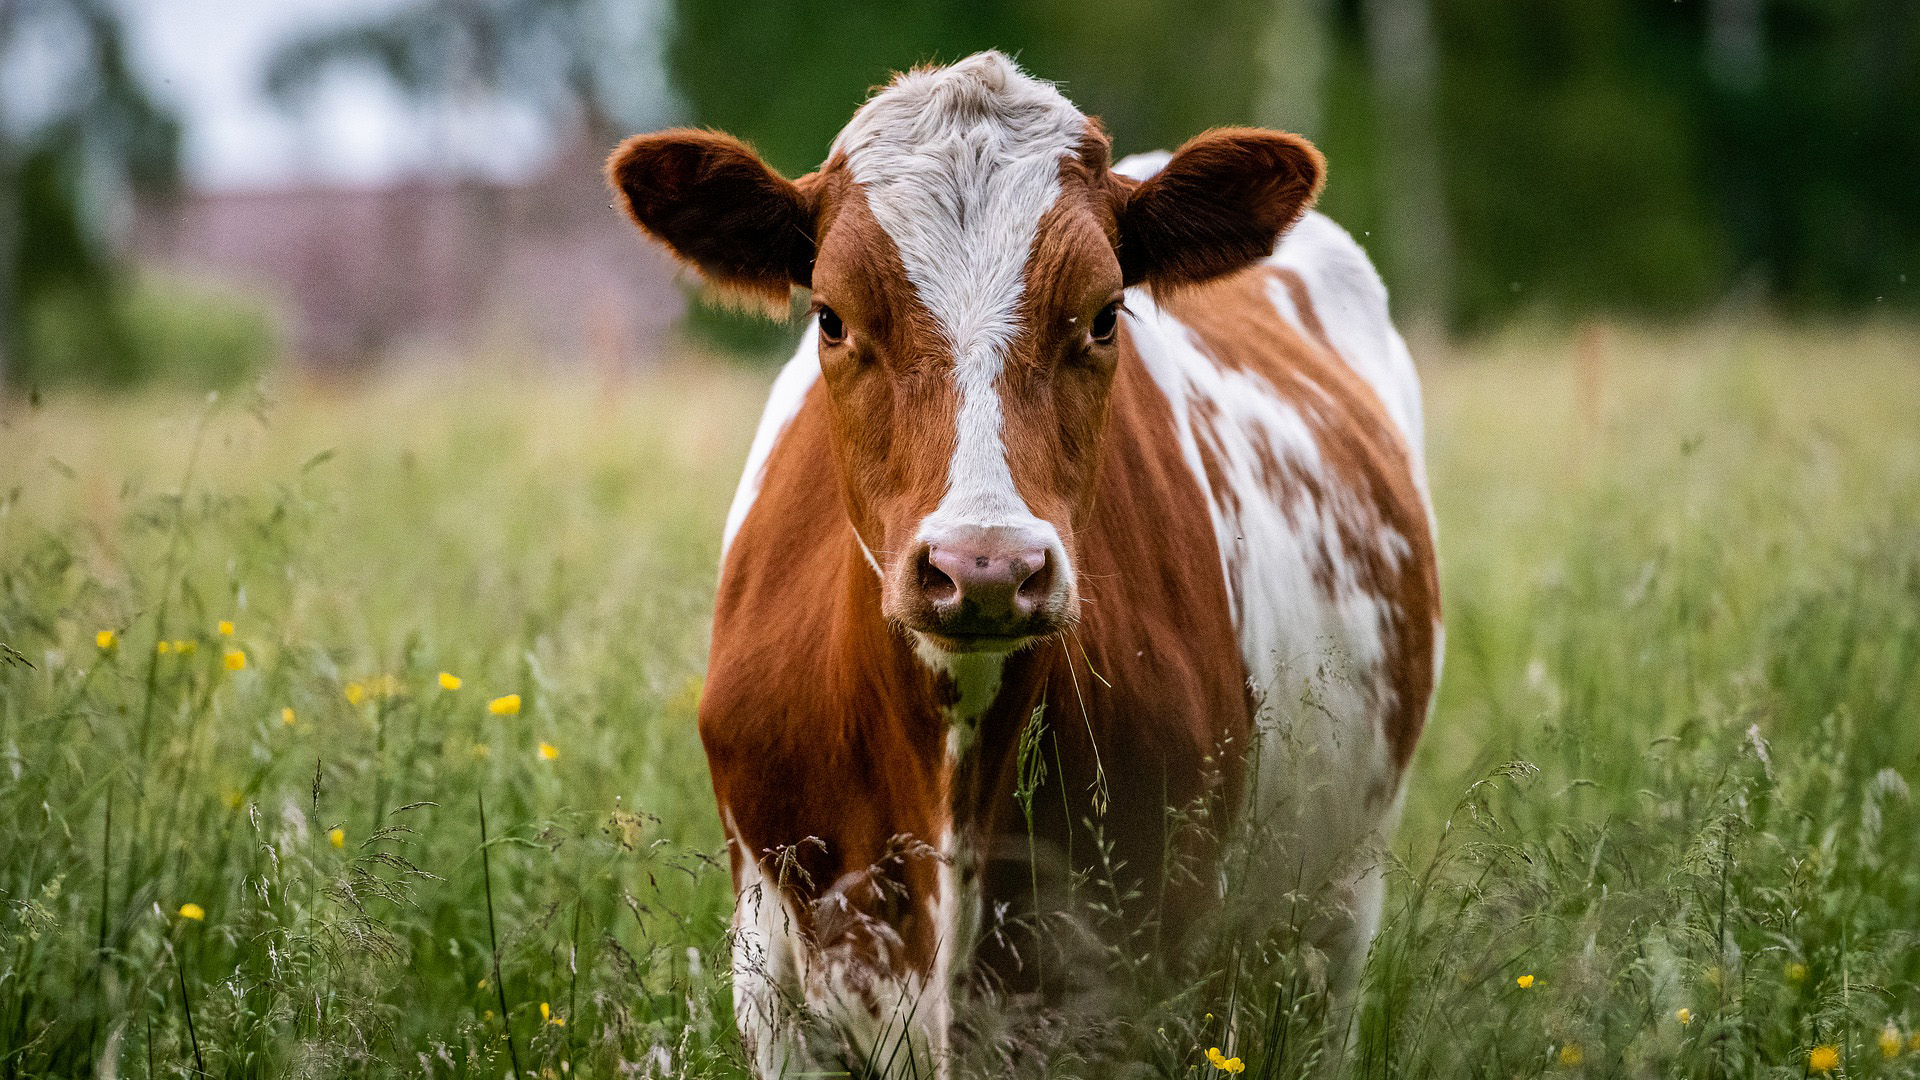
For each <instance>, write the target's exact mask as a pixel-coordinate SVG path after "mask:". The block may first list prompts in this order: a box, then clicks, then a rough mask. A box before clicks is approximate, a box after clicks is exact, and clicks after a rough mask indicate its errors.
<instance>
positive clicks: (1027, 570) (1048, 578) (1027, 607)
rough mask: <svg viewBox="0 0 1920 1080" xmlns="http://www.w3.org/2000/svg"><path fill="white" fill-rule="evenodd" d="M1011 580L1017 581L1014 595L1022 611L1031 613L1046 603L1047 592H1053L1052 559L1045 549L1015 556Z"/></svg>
mask: <svg viewBox="0 0 1920 1080" xmlns="http://www.w3.org/2000/svg"><path fill="white" fill-rule="evenodd" d="M1013 580H1014V581H1016V582H1018V583H1019V585H1018V587H1017V588H1016V589H1015V590H1014V597H1015V600H1016V601H1017V602H1018V605H1019V607H1020V608H1021V610H1022V612H1024V613H1027V614H1031V613H1032V612H1034V611H1036V610H1038V609H1039V607H1040V606H1041V605H1042V604H1044V603H1046V600H1047V596H1048V594H1049V593H1051V592H1053V560H1052V559H1049V558H1047V552H1046V549H1044V548H1042V549H1040V550H1037V551H1030V552H1028V553H1026V554H1025V555H1020V556H1016V557H1015V558H1014V560H1013Z"/></svg>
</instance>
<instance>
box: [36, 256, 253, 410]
mask: <svg viewBox="0 0 1920 1080" xmlns="http://www.w3.org/2000/svg"><path fill="white" fill-rule="evenodd" d="M109 281H110V282H111V284H110V287H109V288H108V290H107V293H108V296H109V297H110V299H108V300H107V301H106V308H105V310H104V311H103V310H102V309H101V303H100V298H99V297H98V296H97V295H95V294H94V293H92V292H90V291H88V290H86V289H85V288H83V287H80V286H74V287H69V288H64V289H58V290H52V291H49V292H47V293H45V294H43V295H41V296H38V297H36V298H35V300H34V302H33V303H32V304H31V305H30V306H29V307H28V308H27V309H26V311H25V312H24V313H23V315H24V317H23V320H22V327H21V331H22V332H21V335H20V340H21V342H22V345H23V347H22V349H21V350H20V357H21V360H22V362H21V363H20V364H19V365H18V367H17V368H16V370H15V371H14V372H13V379H14V381H15V382H17V383H19V384H21V385H23V386H32V387H36V388H46V387H53V386H63V385H94V386H104V387H110V388H124V387H128V386H135V385H139V384H142V383H147V382H163V383H168V384H172V385H176V386H183V387H196V388H201V389H218V388H225V387H231V386H237V385H239V384H240V383H242V382H244V381H245V380H247V379H248V378H250V377H252V376H254V375H257V374H258V373H259V372H261V371H262V370H264V369H265V368H266V366H267V364H268V363H269V362H271V361H272V360H273V358H274V357H275V356H276V355H277V353H278V351H279V333H278V329H277V327H276V326H275V324H274V319H273V317H272V314H271V309H270V307H269V306H268V305H267V304H266V303H264V302H260V301H255V300H252V299H250V298H248V297H245V296H242V295H239V294H237V293H235V292H234V291H232V290H230V289H221V288H217V287H213V286H208V285H201V284H198V283H195V282H192V281H188V280H184V279H173V278H167V277H162V276H157V275H147V276H143V277H140V278H137V279H135V280H133V281H131V282H123V281H122V280H120V279H119V278H118V277H115V278H111V279H109Z"/></svg>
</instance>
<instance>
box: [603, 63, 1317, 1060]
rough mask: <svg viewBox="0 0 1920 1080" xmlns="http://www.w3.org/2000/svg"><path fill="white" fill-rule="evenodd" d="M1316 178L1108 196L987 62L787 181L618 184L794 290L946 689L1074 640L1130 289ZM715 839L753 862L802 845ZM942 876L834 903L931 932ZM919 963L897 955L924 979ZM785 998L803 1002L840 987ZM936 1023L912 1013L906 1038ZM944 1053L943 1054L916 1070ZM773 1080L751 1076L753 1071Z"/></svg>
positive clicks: (704, 157) (1147, 186) (1084, 163)
mask: <svg viewBox="0 0 1920 1080" xmlns="http://www.w3.org/2000/svg"><path fill="white" fill-rule="evenodd" d="M1322 173H1323V165H1322V161H1321V158H1320V155H1319V154H1318V152H1316V151H1315V150H1314V149H1313V148H1312V146H1310V145H1309V144H1307V143H1306V142H1305V141H1304V140H1301V139H1299V138H1297V137H1295V136H1291V135H1285V134H1280V133H1277V132H1270V131H1258V130H1250V129H1226V130H1218V131H1214V132H1210V133H1208V134H1205V135H1202V136H1200V137H1199V138H1196V139H1194V140H1193V141H1192V142H1190V143H1188V144H1187V145H1186V146H1184V147H1182V148H1181V149H1180V150H1179V151H1178V152H1177V153H1175V154H1174V155H1173V156H1172V157H1171V159H1170V160H1169V161H1168V162H1167V164H1166V165H1165V167H1164V168H1163V169H1161V170H1160V171H1159V172H1158V173H1157V174H1156V175H1154V176H1153V177H1151V178H1150V179H1147V180H1145V181H1144V182H1143V181H1137V180H1134V179H1130V178H1128V177H1124V176H1121V175H1119V174H1117V173H1115V172H1114V171H1113V170H1112V168H1111V165H1110V161H1109V151H1108V141H1107V137H1106V135H1105V134H1104V133H1103V132H1102V130H1101V128H1100V126H1099V124H1098V123H1097V122H1096V121H1094V120H1091V119H1089V118H1088V117H1086V116H1085V115H1084V114H1082V113H1081V112H1080V111H1079V110H1078V109H1076V108H1074V106H1073V105H1072V104H1071V103H1069V102H1068V101H1067V100H1066V99H1065V98H1064V97H1062V96H1061V95H1060V93H1059V92H1058V91H1057V90H1055V89H1054V87H1053V86H1052V85H1050V84H1047V83H1044V82H1040V81H1037V80H1035V79H1032V78H1030V77H1028V76H1026V75H1024V74H1023V73H1021V72H1020V70H1019V69H1018V68H1017V67H1015V66H1014V65H1013V63H1012V62H1011V61H1009V60H1008V59H1007V58H1006V57H1004V56H1002V55H1001V54H999V53H995V52H988V53H982V54H979V55H976V56H973V57H970V58H968V59H966V60H964V61H961V62H960V63H958V64H955V65H952V66H951V67H946V68H938V69H924V70H917V71H913V72H909V73H907V74H904V75H901V76H899V77H898V78H896V79H895V80H894V82H893V83H892V84H891V85H890V86H888V87H887V88H885V89H884V90H882V91H881V92H879V93H878V94H877V95H875V96H874V97H873V98H872V99H871V100H869V101H868V102H867V103H866V105H864V106H863V107H862V108H861V109H860V110H859V111H858V112H857V113H856V114H855V116H854V118H853V120H852V122H851V123H849V124H848V125H847V127H846V129H845V130H843V131H842V132H841V134H840V136H839V137H838V139H836V140H835V142H834V144H833V148H832V150H831V152H830V154H829V156H828V158H827V161H826V163H825V164H824V165H822V166H821V167H820V169H819V170H818V171H816V172H813V173H810V174H808V175H806V176H804V177H801V178H800V179H798V180H791V181H790V180H787V179H785V178H783V177H781V176H780V175H779V174H777V173H776V172H774V171H773V170H771V169H770V168H768V167H767V166H766V165H765V164H764V163H762V162H761V160H760V159H759V158H758V157H757V156H756V155H755V154H754V153H753V151H752V150H751V149H749V148H748V147H747V146H746V145H745V144H743V143H741V142H740V141H738V140H736V139H734V138H731V137H729V136H727V135H722V134H717V133H713V132H706V131H694V130H675V131H666V132H661V133H658V134H653V135H643V136H636V137H634V138H632V139H629V140H627V141H626V142H625V143H623V144H622V145H621V146H620V147H619V149H618V150H616V151H615V152H614V154H613V156H612V158H611V160H610V161H609V163H608V175H609V179H610V181H611V183H612V185H613V187H614V189H615V191H616V193H617V196H618V198H619V200H620V201H621V202H622V203H623V205H624V207H625V209H626V210H627V212H628V213H629V215H630V216H631V217H632V219H633V221H634V222H635V224H637V225H638V226H639V227H640V228H641V230H642V231H644V232H645V233H647V234H648V235H650V236H652V237H654V238H655V239H657V240H659V241H661V242H663V243H665V244H666V245H667V246H668V247H669V248H671V249H672V250H673V251H674V252H675V253H676V254H677V255H678V256H679V257H680V258H681V259H683V260H685V261H686V262H687V263H689V264H691V265H692V266H693V267H694V268H696V269H697V270H698V271H699V272H700V273H701V274H702V275H703V276H704V277H705V278H707V279H708V280H709V281H710V282H711V283H712V284H713V285H714V286H717V287H718V288H720V289H722V290H725V291H729V292H731V293H733V294H735V295H736V296H740V297H745V298H749V299H760V300H764V301H767V302H769V303H770V305H772V306H774V307H779V308H784V307H785V305H786V303H787V300H788V296H789V293H790V292H791V290H792V289H794V288H795V287H799V288H805V289H810V290H811V293H812V308H813V320H812V325H811V327H810V334H811V339H812V340H813V341H814V342H816V344H817V348H818V350H819V363H820V371H821V376H822V378H823V380H824V383H825V386H826V390H827V396H828V399H829V401H830V402H831V415H832V427H833V438H832V442H833V447H834V453H835V456H836V459H837V460H836V466H837V473H838V478H839V483H840V488H841V495H842V497H843V501H844V504H845V508H846V513H847V518H848V520H849V522H850V524H851V525H852V528H853V534H854V536H855V537H856V538H857V542H858V543H859V545H860V547H861V549H862V550H863V552H864V556H865V561H866V562H867V563H868V564H869V565H871V566H872V568H873V570H874V571H875V573H876V574H877V575H878V577H879V589H878V595H879V605H880V608H881V611H882V613H883V614H884V615H885V617H886V619H887V621H888V622H890V623H891V624H892V625H894V626H895V627H897V628H899V629H900V630H902V631H903V632H905V633H906V634H908V635H910V636H911V639H912V641H913V644H914V646H915V648H916V650H917V651H918V653H919V655H920V656H921V658H922V659H924V660H926V661H927V662H928V663H929V664H930V665H932V666H934V667H936V668H944V669H945V670H948V671H954V670H958V669H960V668H964V667H967V666H970V665H973V664H976V663H977V662H978V661H979V660H980V659H983V658H988V657H995V656H1000V655H1005V654H1007V653H1009V652H1011V651H1014V650H1018V649H1020V648H1022V647H1024V646H1027V645H1029V644H1031V643H1033V642H1035V641H1037V640H1040V639H1042V638H1045V637H1047V636H1048V635H1051V634H1055V633H1057V632H1059V631H1061V630H1062V629H1063V628H1065V627H1067V626H1069V625H1071V624H1072V622H1073V621H1074V620H1075V619H1076V617H1077V616H1078V610H1079V606H1080V603H1081V600H1080V590H1079V588H1078V584H1077V582H1078V575H1077V573H1076V571H1077V554H1078V552H1077V545H1076V536H1078V535H1079V534H1080V531H1081V530H1082V529H1083V528H1084V527H1085V525H1086V523H1087V521H1088V520H1089V517H1090V512H1091V509H1092V507H1091V503H1092V495H1093V491H1094V475H1095V471H1096V467H1097V464H1098V462H1099V461H1100V460H1101V457H1102V453H1103V445H1102V444H1103V434H1104V429H1105V426H1106V415H1107V405H1108V397H1109V391H1110V389H1111V387H1112V385H1113V379H1114V372H1115V370H1116V367H1117V365H1119V364H1120V363H1121V362H1122V359H1121V358H1122V353H1123V350H1124V349H1125V347H1126V339H1127V333H1128V330H1127V320H1126V318H1125V315H1126V303H1125V300H1126V295H1127V290H1128V289H1129V288H1132V287H1135V286H1144V287H1146V288H1149V289H1153V290H1167V289H1174V288H1179V287H1182V286H1186V285H1191V284H1197V283H1200V282H1204V281H1207V280H1210V279H1212V278H1215V277H1218V276H1221V275H1223V274H1227V273H1231V272H1233V271H1235V270H1239V269H1241V268H1243V267H1245V266H1247V265H1249V264H1250V263H1252V262H1254V261H1255V260H1257V259H1259V258H1262V257H1264V256H1265V255H1267V254H1268V253H1269V252H1271V251H1272V250H1273V246H1274V244H1275V242H1276V241H1277V239H1278V238H1279V236H1280V234H1281V233H1283V232H1284V231H1285V230H1286V229H1287V227H1288V226H1290V225H1291V224H1292V223H1293V222H1294V221H1295V220H1296V219H1297V218H1298V217H1299V216H1300V215H1301V214H1302V213H1303V212H1304V211H1305V209H1306V207H1307V206H1308V205H1309V204H1310V203H1311V201H1312V199H1313V197H1314V195H1315V193H1316V192H1317V191H1318V188H1319V185H1320V182H1321V177H1322ZM1140 525H1141V527H1143V528H1151V527H1152V523H1151V522H1141V523H1140ZM1137 569H1138V570H1139V571H1141V572H1152V570H1153V568H1151V567H1140V568H1137ZM795 645H796V647H801V645H800V643H795ZM902 824H903V825H904V824H905V823H902ZM900 831H901V832H903V833H905V832H907V830H906V829H905V828H902V829H901V830H900ZM729 832H730V834H734V835H733V839H734V840H735V842H736V848H737V850H747V851H755V852H768V851H771V850H774V849H775V847H776V846H779V845H782V844H785V845H791V844H793V843H794V842H796V841H797V840H799V839H800V838H797V837H792V838H781V837H762V836H741V835H738V830H737V828H736V827H735V826H734V825H732V824H731V823H730V825H729ZM918 839H920V840H923V841H927V842H936V838H935V837H933V836H919V837H918ZM831 840H832V838H828V841H829V842H831ZM911 862H912V860H907V861H906V862H904V863H901V864H900V865H901V866H903V867H905V866H909V865H911ZM735 869H736V879H737V880H736V884H737V885H739V886H740V887H741V889H742V890H743V891H742V896H743V902H742V910H743V911H745V910H747V907H748V905H747V902H746V900H745V899H744V897H746V895H747V890H748V889H749V888H752V889H757V890H759V891H758V893H757V894H756V895H755V897H754V899H753V905H754V906H753V908H752V910H753V912H754V913H755V914H752V915H748V916H743V917H744V918H748V919H749V920H751V919H772V918H787V917H789V916H793V917H797V918H800V919H802V920H805V919H807V918H808V916H807V913H806V912H802V911H791V912H790V911H788V910H787V907H786V906H783V905H786V904H787V901H786V900H785V899H783V898H782V897H783V896H784V895H786V894H787V893H789V892H791V891H792V890H790V889H788V888H787V887H786V886H785V885H784V883H783V881H782V880H781V879H780V876H779V875H778V874H775V873H773V872H772V871H770V870H769V869H768V868H767V866H766V865H765V860H762V865H760V866H758V867H754V866H742V865H739V863H738V859H737V860H736V868H735ZM941 877H942V875H940V874H938V873H935V872H932V871H927V870H921V871H909V870H902V871H901V872H900V873H898V874H894V875H892V876H891V877H890V878H889V880H890V881H892V882H893V883H894V886H895V887H893V888H892V889H891V893H892V895H891V896H890V897H888V898H887V899H886V902H885V903H881V902H879V901H874V902H873V903H867V902H864V901H860V900H859V896H861V895H865V892H872V891H873V889H872V888H871V887H870V886H869V885H868V884H866V883H864V881H863V882H861V883H856V884H858V886H859V888H858V889H855V890H852V891H846V890H843V893H844V895H839V896H837V897H836V899H837V901H838V902H839V903H841V904H842V906H847V905H852V906H853V907H856V908H859V909H860V910H862V911H867V910H868V909H872V911H879V912H882V914H881V915H879V916H877V917H876V918H875V919H874V920H870V921H877V922H880V923H886V924H899V923H901V922H903V921H907V920H911V919H914V918H919V919H920V920H921V924H920V925H922V926H924V925H926V923H927V922H928V921H930V920H936V919H937V917H938V916H937V914H936V912H935V909H938V908H941V907H943V906H944V907H945V909H947V911H948V912H949V913H951V912H952V911H953V910H955V909H956V908H958V907H961V906H964V905H959V904H956V903H955V902H954V901H953V898H952V897H946V898H944V899H943V898H942V897H941V896H939V895H937V894H938V893H939V888H938V884H937V883H938V880H939V879H940V878H941ZM861 890H865V892H862V891H861ZM881 891H882V892H886V891H888V890H881ZM896 929H897V925H896ZM878 936H879V937H880V938H882V939H884V938H885V934H880V935H878ZM867 951H868V952H878V953H887V952H888V950H886V949H877V950H875V949H869V950H867ZM928 952H929V951H928V950H917V951H916V950H912V949H907V950H904V953H905V954H909V955H918V956H920V957H921V959H919V960H917V961H913V963H915V964H918V965H920V966H922V967H926V966H929V965H932V964H933V961H932V960H931V959H928V958H927V953H928ZM892 954H893V955H895V956H896V957H897V956H899V955H902V954H903V950H899V949H895V950H892ZM805 959H806V958H805V957H804V956H802V957H798V958H795V959H793V960H792V962H791V963H790V964H788V966H789V967H794V968H795V970H798V969H799V968H804V967H805V963H804V961H805ZM870 960H871V958H870ZM872 962H874V963H881V962H882V961H879V960H872ZM886 963H892V964H893V965H894V966H895V967H896V968H897V967H898V966H899V962H898V961H886ZM894 976H895V981H896V982H897V983H900V984H902V985H904V984H907V983H911V982H912V981H913V978H919V979H920V980H921V983H922V984H923V985H924V984H926V983H927V982H929V981H938V979H937V977H936V973H935V972H933V971H931V970H922V971H909V972H900V971H896V972H895V973H894ZM795 981H799V982H803V983H805V984H806V988H805V996H806V997H808V998H809V999H811V998H812V997H814V996H816V991H815V990H814V989H813V986H814V985H815V984H816V983H819V985H821V986H822V987H828V984H829V983H831V980H828V982H827V983H820V982H819V980H817V979H804V978H799V977H798V976H796V977H795ZM819 993H820V994H822V995H825V994H831V993H836V991H833V990H831V989H830V987H829V988H827V989H822V990H820V991H819ZM871 996H872V995H868V997H871ZM810 1003H811V1002H810ZM813 1004H816V1005H818V1006H820V1007H821V1008H822V1010H823V1011H828V1012H833V1013H839V1012H842V1011H844V1010H845V1009H846V1007H847V1006H846V1003H845V1002H844V1001H821V1002H817V1003H813ZM893 1007H894V1006H893V1005H889V1004H888V1003H885V1002H880V1001H874V1002H873V1003H872V1005H871V1010H878V1011H884V1010H886V1009H888V1008H893ZM899 1015H914V1014H912V1013H896V1016H899ZM873 1019H875V1020H876V1023H875V1024H870V1025H868V1027H870V1028H872V1029H874V1030H884V1028H885V1027H886V1024H885V1023H881V1022H878V1021H879V1020H880V1019H881V1018H879V1017H878V1016H876V1017H875V1018H873ZM742 1022H743V1024H744V1023H746V1022H747V1021H746V1017H745V1015H744V1013H743V1016H742ZM943 1022H944V1021H942V1020H940V1019H939V1010H938V1009H928V1010H925V1011H924V1012H922V1013H920V1014H919V1019H916V1020H915V1021H914V1022H913V1024H912V1025H908V1026H919V1027H926V1026H928V1025H935V1026H937V1025H939V1024H941V1023H943ZM761 1041H762V1042H764V1041H765V1040H764V1039H763V1040H761ZM943 1041H944V1031H940V1030H935V1031H931V1032H929V1033H927V1036H926V1038H924V1039H922V1040H921V1041H920V1045H921V1046H922V1047H923V1048H926V1047H933V1048H937V1047H938V1046H940V1045H941V1044H942V1043H943ZM935 1056H936V1057H937V1054H936V1055H935ZM913 1058H914V1055H911V1054H909V1055H907V1058H905V1059H903V1060H911V1059H913ZM773 1060H775V1059H772V1058H768V1057H766V1056H765V1055H764V1053H763V1055H762V1057H761V1063H762V1068H763V1069H767V1068H771V1062H772V1061H773ZM778 1060H792V1059H786V1058H781V1059H778Z"/></svg>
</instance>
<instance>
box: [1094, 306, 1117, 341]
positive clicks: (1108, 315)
mask: <svg viewBox="0 0 1920 1080" xmlns="http://www.w3.org/2000/svg"><path fill="white" fill-rule="evenodd" d="M1119 328H1120V301H1118V300H1115V301H1114V302H1113V303H1111V304H1108V305H1107V306H1106V307H1103V308H1101V309H1100V314H1098V315H1095V316H1094V317H1093V328H1092V333H1093V340H1095V341H1097V342H1099V343H1100V344H1102V345H1111V344H1113V334H1114V331H1116V330H1118V329H1119Z"/></svg>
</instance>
